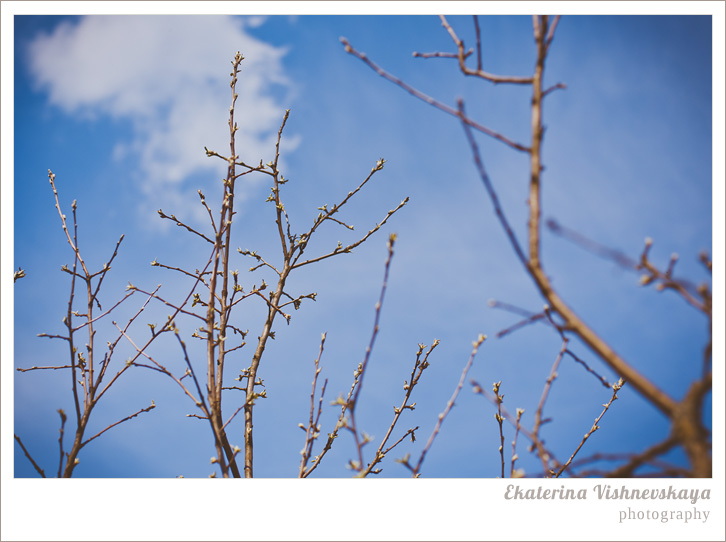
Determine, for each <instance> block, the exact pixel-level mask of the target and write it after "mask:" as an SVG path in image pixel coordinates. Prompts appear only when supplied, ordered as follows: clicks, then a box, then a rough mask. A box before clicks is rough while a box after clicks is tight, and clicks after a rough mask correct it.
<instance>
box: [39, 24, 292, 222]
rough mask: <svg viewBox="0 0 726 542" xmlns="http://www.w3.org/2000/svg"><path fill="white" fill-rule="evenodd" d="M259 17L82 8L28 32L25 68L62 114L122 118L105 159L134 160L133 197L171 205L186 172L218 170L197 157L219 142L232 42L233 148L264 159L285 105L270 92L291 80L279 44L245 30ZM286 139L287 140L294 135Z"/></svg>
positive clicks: (223, 142) (287, 87)
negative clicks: (239, 65) (125, 134)
mask: <svg viewBox="0 0 726 542" xmlns="http://www.w3.org/2000/svg"><path fill="white" fill-rule="evenodd" d="M263 23H264V19H263V18H259V17H255V18H248V19H245V18H239V17H234V18H233V17H217V16H90V17H84V18H82V19H80V20H78V21H76V22H63V23H62V24H60V25H59V26H58V27H56V28H55V29H54V31H53V32H52V33H50V34H43V35H40V36H38V37H37V38H36V39H35V40H34V41H33V42H32V43H31V44H30V47H29V59H28V60H29V69H30V72H31V75H32V78H33V80H34V83H35V86H36V89H38V90H42V91H44V92H47V95H48V99H49V101H50V103H51V104H53V105H55V106H58V107H59V108H61V109H62V110H63V111H64V112H66V113H67V114H69V115H76V116H80V117H81V118H86V119H88V120H90V121H101V120H107V119H113V120H118V121H124V122H128V123H129V124H130V126H131V127H132V134H133V135H132V137H131V139H128V140H124V141H121V140H119V141H117V142H116V143H115V148H114V152H113V156H114V158H116V159H122V158H123V159H125V160H129V159H131V164H135V167H136V171H135V172H134V173H135V177H137V178H138V180H139V183H138V187H140V188H141V189H142V194H143V195H144V196H145V197H143V198H140V199H141V201H147V202H148V198H149V196H150V195H152V194H153V195H154V196H155V197H154V198H153V199H154V200H155V202H154V203H150V202H149V204H150V205H154V204H157V205H158V204H164V203H170V204H174V205H178V204H179V203H183V202H184V200H185V198H184V197H180V196H182V195H183V194H184V193H185V192H194V190H193V189H192V187H185V186H184V182H185V181H186V180H187V179H189V177H190V176H192V175H194V174H197V173H200V172H204V171H209V172H214V173H215V176H216V175H217V173H219V175H221V176H223V175H224V173H223V172H224V163H223V162H221V161H219V160H211V159H209V158H207V157H206V156H205V154H204V151H203V148H204V146H207V147H209V148H213V149H215V150H218V151H219V152H221V153H224V152H225V151H228V149H229V146H228V128H227V126H226V124H225V122H224V119H226V117H227V115H228V107H229V103H230V98H231V96H230V88H229V77H228V74H229V72H230V61H231V59H232V56H233V55H234V53H235V52H236V51H241V52H242V54H243V55H244V56H245V61H244V63H243V71H242V75H241V77H240V80H239V83H238V93H239V96H240V98H239V100H238V102H237V104H238V109H237V111H238V114H237V118H238V119H239V121H238V124H239V132H238V133H237V149H238V151H237V152H238V153H239V154H241V156H242V158H243V159H245V160H248V161H250V162H252V163H255V162H257V161H259V159H261V158H262V159H264V160H265V161H267V160H269V159H271V158H272V156H271V155H270V153H271V152H272V149H274V140H275V136H276V132H277V128H278V126H279V122H280V120H281V118H282V114H283V111H284V109H285V108H286V106H287V104H281V103H280V100H279V99H276V98H275V96H279V95H281V94H283V95H284V94H287V95H288V96H289V95H290V93H291V83H290V81H289V80H288V78H287V77H286V75H285V73H284V69H283V65H282V58H283V56H284V55H285V53H286V50H285V49H284V48H282V47H275V46H272V45H270V44H268V43H265V42H262V41H260V40H259V39H257V38H254V37H252V36H250V35H249V34H248V33H247V31H246V28H248V27H257V26H259V25H261V24H263ZM286 144H287V147H288V148H290V147H294V146H295V145H296V144H297V139H296V138H288V139H287V141H286ZM157 196H158V197H157ZM187 201H190V200H187ZM194 203H196V202H195V201H194V200H191V201H190V204H194ZM179 211H180V209H179V207H178V206H177V207H176V208H175V212H177V213H178V212H179ZM144 214H146V213H144ZM182 216H183V215H182ZM155 222H156V223H157V224H158V223H159V221H155Z"/></svg>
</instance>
